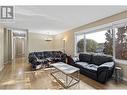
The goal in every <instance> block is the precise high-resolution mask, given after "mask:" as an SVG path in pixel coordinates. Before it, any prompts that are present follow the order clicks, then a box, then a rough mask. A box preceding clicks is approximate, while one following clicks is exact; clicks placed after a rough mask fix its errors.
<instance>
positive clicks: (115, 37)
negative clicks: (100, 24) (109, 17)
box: [76, 24, 127, 60]
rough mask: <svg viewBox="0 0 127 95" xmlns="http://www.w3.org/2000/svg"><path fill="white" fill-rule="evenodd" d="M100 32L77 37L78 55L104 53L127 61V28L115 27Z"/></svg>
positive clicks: (86, 33)
mask: <svg viewBox="0 0 127 95" xmlns="http://www.w3.org/2000/svg"><path fill="white" fill-rule="evenodd" d="M98 30H99V29H98ZM98 30H97V31H96V30H95V31H90V32H84V33H83V34H82V35H81V34H80V35H77V36H76V53H80V52H94V53H102V54H107V55H112V56H113V58H115V59H120V60H127V26H126V25H125V24H124V25H114V26H112V27H111V26H109V27H108V28H104V29H100V30H99V31H98Z"/></svg>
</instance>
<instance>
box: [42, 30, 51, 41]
mask: <svg viewBox="0 0 127 95" xmlns="http://www.w3.org/2000/svg"><path fill="white" fill-rule="evenodd" d="M44 40H45V41H47V42H49V41H52V40H53V38H52V37H50V34H49V32H48V33H47V37H45V39H44Z"/></svg>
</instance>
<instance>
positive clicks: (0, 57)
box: [0, 24, 4, 70]
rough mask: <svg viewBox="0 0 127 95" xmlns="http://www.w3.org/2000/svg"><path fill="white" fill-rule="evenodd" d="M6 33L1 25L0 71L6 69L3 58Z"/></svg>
mask: <svg viewBox="0 0 127 95" xmlns="http://www.w3.org/2000/svg"><path fill="white" fill-rule="evenodd" d="M3 42H4V32H3V26H2V25H1V24H0V70H2V68H3V67H4V64H3V63H4V62H3V60H4V58H3V56H4V55H3V53H4V52H3V51H4V44H3Z"/></svg>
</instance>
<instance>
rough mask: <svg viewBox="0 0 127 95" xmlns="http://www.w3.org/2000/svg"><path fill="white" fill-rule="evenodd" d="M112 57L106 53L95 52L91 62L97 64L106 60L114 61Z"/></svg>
mask: <svg viewBox="0 0 127 95" xmlns="http://www.w3.org/2000/svg"><path fill="white" fill-rule="evenodd" d="M112 61H113V60H112V57H111V56H108V55H104V54H93V55H92V60H91V63H92V64H95V65H98V66H99V65H101V64H103V63H105V62H112Z"/></svg>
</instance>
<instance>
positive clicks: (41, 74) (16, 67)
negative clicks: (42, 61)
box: [0, 58, 127, 90]
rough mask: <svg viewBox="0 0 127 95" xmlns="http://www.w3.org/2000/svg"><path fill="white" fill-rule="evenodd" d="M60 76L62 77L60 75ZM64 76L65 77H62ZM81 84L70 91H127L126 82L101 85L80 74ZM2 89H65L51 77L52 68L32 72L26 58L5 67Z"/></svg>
mask: <svg viewBox="0 0 127 95" xmlns="http://www.w3.org/2000/svg"><path fill="white" fill-rule="evenodd" d="M59 76H60V75H59ZM61 76H63V75H61ZM80 80H81V81H80V82H79V83H78V84H77V85H75V86H73V87H71V88H69V89H82V90H86V89H89V90H90V89H91V90H94V89H127V83H126V82H120V83H116V82H115V81H114V80H110V81H109V82H107V83H106V84H100V83H98V82H96V81H94V80H92V79H90V78H88V77H86V76H84V75H81V74H80ZM0 89H44V90H45V89H64V88H63V87H62V86H60V85H59V84H58V83H57V82H56V81H55V80H54V78H53V77H52V76H51V75H50V68H46V69H42V70H38V71H31V69H30V64H28V63H26V62H25V60H24V58H17V59H16V60H15V61H14V62H12V63H8V64H6V65H5V68H4V69H3V70H2V71H1V72H0Z"/></svg>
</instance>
